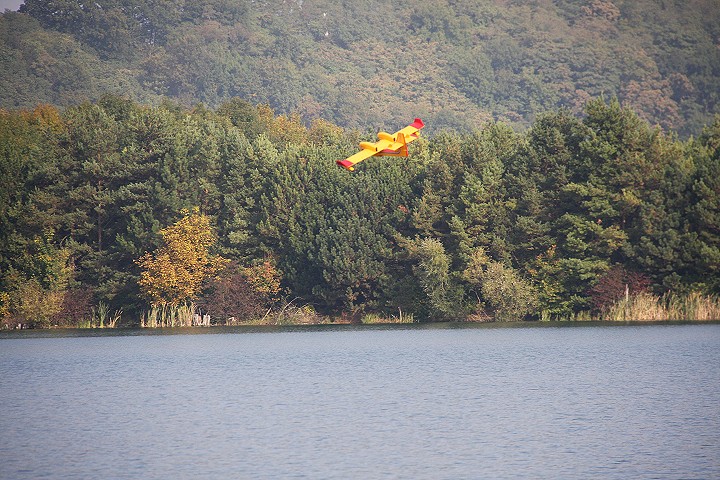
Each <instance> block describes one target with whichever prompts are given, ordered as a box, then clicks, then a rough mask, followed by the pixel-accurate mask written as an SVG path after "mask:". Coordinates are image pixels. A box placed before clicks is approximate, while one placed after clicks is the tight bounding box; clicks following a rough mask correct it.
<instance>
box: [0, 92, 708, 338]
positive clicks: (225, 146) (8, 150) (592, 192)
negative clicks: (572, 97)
mask: <svg viewBox="0 0 720 480" xmlns="http://www.w3.org/2000/svg"><path fill="white" fill-rule="evenodd" d="M402 125H403V123H398V124H397V125H392V126H389V127H387V126H386V128H390V129H391V128H393V127H401V126H402ZM719 125H720V122H719V121H717V120H716V122H715V123H714V124H713V125H712V126H710V127H708V128H707V129H705V130H704V131H703V132H702V133H701V134H700V135H698V136H697V138H693V139H691V140H688V141H680V140H678V139H677V137H676V136H675V135H672V134H665V133H663V132H661V131H660V130H658V129H654V128H651V127H650V126H649V125H648V124H647V123H646V122H644V121H643V120H642V119H641V118H640V117H639V116H638V115H637V114H636V113H634V112H633V111H631V110H629V109H627V108H624V107H622V106H621V105H620V103H619V102H618V101H616V100H614V99H613V100H610V101H607V102H606V101H604V100H603V99H597V100H593V101H591V102H589V103H588V104H587V107H586V116H585V118H584V119H582V120H580V119H577V118H575V117H574V116H573V115H572V114H571V113H570V112H569V111H567V110H558V111H554V112H550V113H548V114H545V115H542V116H541V117H539V118H538V119H537V120H536V121H535V122H534V123H533V124H532V126H531V128H529V129H528V130H527V131H525V132H518V131H515V130H514V129H512V128H510V127H509V126H508V125H506V124H503V123H489V124H487V125H486V126H485V127H483V128H482V129H477V130H475V131H473V132H470V133H469V132H464V131H463V132H459V131H445V132H442V133H440V134H437V135H435V136H430V138H429V139H424V138H423V139H421V140H418V141H417V142H415V143H413V145H412V146H411V149H412V153H411V157H410V158H408V159H404V158H390V157H378V158H373V159H369V160H368V161H366V162H364V163H363V164H362V165H361V166H359V168H358V169H357V171H355V172H353V173H349V172H347V171H345V170H342V169H339V168H337V166H336V165H335V160H337V159H338V158H343V156H345V155H347V154H348V153H349V152H352V151H353V150H354V149H355V148H356V147H355V145H356V144H357V142H358V141H359V140H365V139H369V138H370V137H371V136H372V134H371V133H370V132H368V133H367V134H360V133H358V132H355V131H345V130H343V129H341V128H339V127H337V126H336V125H334V124H332V123H330V122H328V121H325V120H321V119H318V120H316V121H315V122H314V123H313V124H312V125H310V126H309V127H308V126H306V125H305V124H304V123H303V122H302V121H301V120H300V118H299V117H298V116H297V115H285V114H282V115H275V114H274V113H273V111H272V109H270V107H268V106H267V105H264V104H260V105H251V104H249V103H247V102H245V101H243V100H239V99H236V100H233V101H230V102H226V103H225V104H223V105H222V106H221V107H219V108H218V110H217V111H212V110H210V109H208V108H206V107H203V106H202V105H198V106H196V107H194V108H192V109H188V108H185V107H182V106H180V105H178V104H173V103H171V102H164V103H163V104H162V105H159V106H155V107H150V106H141V105H138V104H136V103H135V102H134V101H132V100H129V99H127V98H124V97H118V96H113V95H105V96H103V98H102V99H100V100H98V101H97V102H94V103H89V102H85V103H80V104H77V105H74V106H72V107H70V108H67V109H66V110H64V111H62V112H61V111H58V110H56V109H55V108H54V107H49V106H43V105H41V106H38V107H37V108H35V109H34V110H32V111H27V110H11V111H0V226H1V227H2V228H0V271H1V272H2V275H0V315H2V320H3V322H4V324H5V325H8V326H11V325H14V324H18V323H22V324H24V325H35V326H47V325H55V324H58V325H67V324H71V323H75V324H82V323H83V322H85V323H86V324H88V325H89V324H90V323H88V322H92V323H93V324H98V323H99V321H98V319H100V318H102V319H103V322H102V323H106V322H105V320H109V319H111V318H114V317H113V315H111V314H110V313H109V312H113V311H117V312H120V310H122V312H123V316H124V318H123V319H122V320H123V322H133V321H135V319H137V318H139V315H140V312H142V311H144V310H145V311H147V313H146V314H145V316H144V319H145V322H146V323H149V324H150V323H153V321H154V322H155V323H156V324H163V322H164V323H166V324H167V323H173V324H177V323H178V322H180V320H179V319H178V318H179V317H178V315H177V312H178V311H179V310H177V309H175V310H172V312H170V310H167V311H166V312H165V313H163V312H162V309H158V308H160V307H158V308H156V309H155V310H153V309H150V310H147V306H146V305H145V300H144V298H145V297H144V296H143V293H142V292H141V288H140V286H141V285H143V288H144V292H145V293H146V294H148V295H149V296H150V297H151V299H152V301H154V302H155V303H158V304H162V303H163V302H166V303H169V304H173V305H175V306H179V305H182V304H183V303H184V302H185V301H187V300H194V299H197V300H198V301H199V302H200V304H199V305H200V307H201V308H202V309H203V310H202V311H203V312H205V313H207V312H210V314H211V315H212V316H213V318H214V319H215V321H221V322H222V321H227V319H228V318H231V317H234V318H236V320H238V321H240V320H247V319H248V318H255V319H257V318H262V317H263V316H265V314H266V313H267V312H268V309H270V310H271V309H273V308H275V309H280V308H281V306H283V305H284V306H285V308H284V309H281V311H280V312H277V311H276V312H275V315H274V316H273V315H270V316H271V317H273V318H277V319H278V320H277V321H286V319H288V318H290V317H291V316H292V315H294V313H293V312H295V313H298V312H300V311H301V310H302V311H306V312H310V311H312V312H313V315H312V317H313V318H320V317H319V315H323V316H324V315H327V316H343V317H345V318H351V319H353V320H357V321H362V319H363V318H366V319H372V318H391V317H392V316H394V315H398V314H399V313H400V314H401V315H402V316H403V318H412V319H413V320H422V321H425V320H462V319H472V320H490V319H503V320H511V319H512V320H516V319H521V318H579V317H580V316H583V315H586V313H583V312H587V311H588V310H590V309H591V308H592V307H593V306H596V307H597V306H598V305H599V304H598V303H597V301H596V300H597V298H598V297H599V296H600V294H599V293H598V292H605V293H603V295H605V297H607V298H609V299H610V301H615V300H616V299H617V298H618V297H617V291H618V289H619V287H617V285H615V284H613V283H612V282H610V280H608V279H610V278H611V277H612V272H614V271H616V270H617V269H622V271H627V272H634V273H636V274H637V275H639V276H641V278H642V279H643V288H646V287H647V289H648V290H649V292H650V293H654V294H661V293H664V292H665V291H667V290H668V289H673V290H674V291H677V292H679V293H688V292H691V291H701V292H703V293H706V294H717V293H718V288H719V284H718V281H717V278H718V265H719V262H718V259H719V258H720V253H718V252H720V230H719V227H718V225H719V224H720V222H719V221H718V208H717V205H718V203H719V202H718V201H717V198H718V195H720V190H719V187H718V178H720V172H719V171H718V164H719V162H720V156H719V155H720V154H719V152H720V140H719V138H720V135H718V131H719ZM193 206H198V207H199V208H198V210H197V212H196V214H197V218H201V219H202V222H200V223H196V224H193V225H194V226H193V225H190V227H191V228H187V229H179V230H182V231H183V232H184V233H182V235H179V236H177V238H175V240H177V241H175V240H172V239H171V238H170V237H169V236H168V235H169V234H170V233H172V231H173V230H172V229H173V227H172V226H173V225H175V226H176V227H177V228H179V226H181V225H184V223H183V218H184V217H185V214H184V213H183V211H184V209H188V208H191V207H193ZM190 223H192V222H190ZM168 225H170V226H171V227H169V229H168V227H166V226H168ZM210 225H213V226H216V229H215V231H216V233H217V243H216V244H215V248H216V249H217V253H218V254H220V255H222V257H224V258H227V259H229V260H232V261H233V262H234V264H235V265H243V266H245V267H244V268H240V267H236V268H235V269H234V270H232V272H230V273H227V274H226V275H225V276H221V277H220V278H219V279H216V280H212V278H211V277H213V275H208V273H214V272H215V271H216V270H217V269H216V268H210V269H208V268H206V267H208V264H209V263H212V262H209V260H208V259H209V258H210V256H208V255H211V253H210V251H209V250H208V249H209V248H210V243H212V240H213V239H214V237H213V235H212V234H211V233H208V232H210V230H208V229H209V226H210ZM163 227H166V228H165V229H164V230H163ZM208 235H209V236H208ZM208 242H210V243H208ZM171 244H172V245H171ZM171 246H172V247H173V248H170V247H171ZM186 247H187V248H186ZM191 247H192V248H191ZM170 250H172V252H171V251H170ZM151 251H155V252H156V253H157V255H156V256H154V257H153V256H146V257H144V260H143V261H141V262H140V265H138V264H137V263H135V260H137V259H138V258H141V257H142V256H143V254H144V253H145V252H151ZM173 252H174V253H173ZM193 252H194V253H193ZM202 252H204V253H205V254H207V255H206V256H205V257H203V255H200V254H198V253H202ZM212 253H215V252H212ZM196 254H197V255H196ZM161 260H162V261H161ZM163 265H164V266H163ZM193 265H194V266H195V267H196V268H194V267H193ZM151 267H152V268H151ZM155 267H157V268H155ZM161 267H162V268H161ZM215 267H217V265H215ZM188 268H189V269H190V270H192V272H190V271H189V270H188ZM151 270H152V272H154V273H152V274H151V275H149V276H148V272H150V271H151ZM181 270H182V271H184V272H185V273H182V272H181ZM211 270H212V272H211ZM618 271H619V270H618ZM193 272H194V273H193ZM143 275H144V276H143ZM180 277H183V278H184V279H185V280H192V281H188V282H184V283H183V282H181V281H180V280H179V279H180ZM173 278H174V279H175V280H178V281H175V280H172V279H173ZM168 279H170V280H172V281H169V280H168ZM161 280H162V281H161ZM165 280H168V281H165ZM203 280H206V281H205V282H203ZM624 281H625V280H622V282H624ZM622 282H621V281H620V280H618V281H616V282H615V283H616V284H618V285H620V283H622ZM646 283H647V285H645V284H646ZM611 284H612V285H611ZM608 285H610V286H608ZM150 287H152V288H154V290H152V289H151V288H150ZM156 287H157V288H156ZM610 287H612V288H610ZM616 287H617V288H616ZM151 290H152V291H151ZM233 299H234V300H233ZM605 303H607V302H605ZM605 303H603V305H605ZM93 305H95V306H98V307H96V309H95V310H94V311H93V310H92V308H91V307H92V306H93ZM99 305H102V311H101V310H100V307H99ZM296 305H298V306H296ZM299 305H303V307H300V306H299ZM246 307H247V308H246ZM250 307H252V308H250ZM178 308H179V307H178ZM192 308H193V310H192V312H195V310H194V309H195V308H196V306H193V307H192ZM597 308H600V307H597ZM303 309H305V310H303ZM103 312H104V313H103ZM153 312H154V313H153ZM187 312H190V310H187ZM187 312H186V315H185V317H187V316H188V315H190V316H191V317H192V314H191V313H187ZM298 315H299V313H298ZM116 316H119V314H118V315H116ZM300 316H302V317H303V318H306V317H307V318H310V316H308V315H300ZM176 317H178V318H176ZM185 317H183V318H185ZM188 318H190V317H188ZM201 318H205V317H201ZM152 319H154V320H152ZM173 319H174V320H173ZM283 319H285V320H283ZM116 321H118V322H119V321H120V319H119V318H117V319H116ZM188 321H189V322H190V323H192V322H193V321H195V320H193V319H192V318H190V320H187V318H185V320H182V322H188ZM204 321H205V320H203V322H204Z"/></svg>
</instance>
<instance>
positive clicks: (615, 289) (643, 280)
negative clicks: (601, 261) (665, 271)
mask: <svg viewBox="0 0 720 480" xmlns="http://www.w3.org/2000/svg"><path fill="white" fill-rule="evenodd" d="M649 287H650V279H649V278H648V277H647V276H645V275H643V274H642V273H637V272H631V271H629V270H626V269H625V267H623V266H622V265H615V266H613V267H612V268H610V270H608V271H607V273H605V275H603V276H602V277H600V280H598V283H597V284H596V285H595V286H594V287H593V288H592V289H590V292H589V293H590V297H591V299H592V304H593V307H594V308H595V309H596V310H598V311H602V310H605V309H607V308H609V307H611V306H612V305H614V304H615V303H617V302H618V301H619V300H622V299H623V298H625V296H626V295H628V296H632V295H637V294H639V293H643V292H646V291H648V288H649Z"/></svg>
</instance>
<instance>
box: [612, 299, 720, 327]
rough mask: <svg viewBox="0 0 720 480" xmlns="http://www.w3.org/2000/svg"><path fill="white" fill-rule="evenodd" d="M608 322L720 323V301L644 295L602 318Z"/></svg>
mask: <svg viewBox="0 0 720 480" xmlns="http://www.w3.org/2000/svg"><path fill="white" fill-rule="evenodd" d="M601 320H608V321H668V320H695V321H709V320H720V298H718V297H717V296H712V295H703V294H700V293H697V292H692V293H690V294H688V295H676V294H673V293H667V294H665V295H660V296H657V295H651V294H648V293H641V294H638V295H634V296H631V297H628V298H625V299H622V300H620V301H618V302H617V303H615V304H614V305H613V306H611V307H610V308H608V309H607V310H606V311H604V312H603V313H602V314H601Z"/></svg>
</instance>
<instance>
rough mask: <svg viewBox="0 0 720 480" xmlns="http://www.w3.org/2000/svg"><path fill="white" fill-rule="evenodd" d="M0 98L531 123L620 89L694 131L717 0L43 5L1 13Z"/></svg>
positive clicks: (466, 125) (711, 87)
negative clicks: (241, 103) (243, 105)
mask: <svg viewBox="0 0 720 480" xmlns="http://www.w3.org/2000/svg"><path fill="white" fill-rule="evenodd" d="M0 72H2V73H0V107H4V108H30V109H32V108H34V107H35V105H37V104H38V103H48V104H52V105H55V106H58V107H70V106H74V105H77V104H79V103H81V102H83V101H85V100H90V101H98V100H99V99H100V97H101V96H102V95H104V94H105V93H114V94H121V95H124V96H128V97H129V98H130V99H132V100H134V101H136V102H139V103H141V104H148V105H155V106H157V105H159V103H160V102H161V101H162V99H163V98H166V97H167V98H171V99H174V100H175V101H177V102H179V103H180V104H181V105H183V106H185V107H188V108H190V107H193V106H194V105H196V104H197V103H203V104H205V105H207V106H208V107H209V108H212V109H216V108H218V107H219V106H220V105H221V104H222V103H223V102H225V101H228V100H230V99H231V98H234V97H240V98H243V99H244V100H246V101H248V102H250V103H252V104H268V105H270V107H271V108H273V109H274V111H276V112H278V113H281V114H287V115H289V114H291V113H297V114H299V115H300V116H301V118H303V120H304V121H305V122H308V124H309V122H311V121H312V120H315V119H324V120H326V121H329V122H332V123H334V124H336V125H339V126H341V127H343V128H360V129H365V128H368V127H371V128H374V129H379V128H386V127H385V125H387V124H388V123H391V124H399V123H402V122H405V121H406V120H407V119H408V118H410V119H412V118H414V117H416V116H418V117H422V118H423V119H424V120H425V121H426V122H427V124H428V129H429V130H432V131H437V130H441V129H443V128H449V129H451V130H455V131H466V132H470V131H473V130H474V129H476V128H478V127H479V126H481V125H483V124H485V123H486V122H488V121H502V122H503V123H505V124H508V125H510V126H512V127H513V128H514V129H516V130H520V129H523V128H528V127H529V126H530V125H531V124H533V122H534V121H535V120H536V119H537V118H538V115H539V114H541V113H543V112H545V111H555V110H557V109H559V108H567V109H569V110H570V111H571V112H572V113H574V114H577V115H580V114H581V113H582V108H583V105H584V104H585V103H586V102H587V101H588V100H589V99H591V98H597V97H599V96H601V95H604V96H605V97H606V98H613V97H617V98H618V99H619V100H620V102H621V104H622V105H623V106H627V107H629V108H631V109H633V110H634V111H635V112H636V113H637V114H638V115H639V116H640V118H642V119H643V120H646V121H647V122H649V123H650V124H651V125H660V126H661V127H662V128H664V129H666V130H672V131H675V132H677V133H678V135H679V136H680V138H683V139H685V138H688V137H689V136H690V135H691V134H696V133H697V132H699V131H700V130H701V129H702V127H703V126H705V125H708V124H710V123H711V122H712V119H713V115H714V114H716V113H718V111H719V110H718V102H719V100H720V99H719V98H718V96H719V95H720V8H718V5H717V1H716V0H693V1H690V2H686V1H682V2H681V1H676V0H632V1H625V0H615V1H610V0H586V1H570V0H553V1H551V0H536V1H523V2H518V1H510V0H483V1H477V0H442V1H436V0H432V1H430V0H416V1H414V2H411V3H410V4H408V3H407V2H387V1H384V2H381V1H378V0H353V1H339V2H338V1H330V0H319V1H312V2H310V1H303V0H283V1H264V0H254V1H237V0H205V1H202V2H194V1H185V0H132V1H129V0H96V1H93V2H81V1H79V0H26V1H25V3H24V5H23V6H22V7H21V9H20V13H16V12H6V13H4V14H0Z"/></svg>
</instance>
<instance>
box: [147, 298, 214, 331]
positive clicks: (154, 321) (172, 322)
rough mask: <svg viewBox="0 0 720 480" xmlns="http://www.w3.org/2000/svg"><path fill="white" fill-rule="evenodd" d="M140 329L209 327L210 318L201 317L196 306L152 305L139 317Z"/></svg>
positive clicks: (189, 304)
mask: <svg viewBox="0 0 720 480" xmlns="http://www.w3.org/2000/svg"><path fill="white" fill-rule="evenodd" d="M140 326H141V327H142V328H168V327H170V328H172V327H201V326H202V327H209V326H210V316H209V315H202V313H201V312H200V310H199V309H198V307H197V305H195V304H194V303H192V302H191V303H187V304H184V305H153V306H152V307H150V310H148V311H146V312H143V314H142V315H141V316H140Z"/></svg>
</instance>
